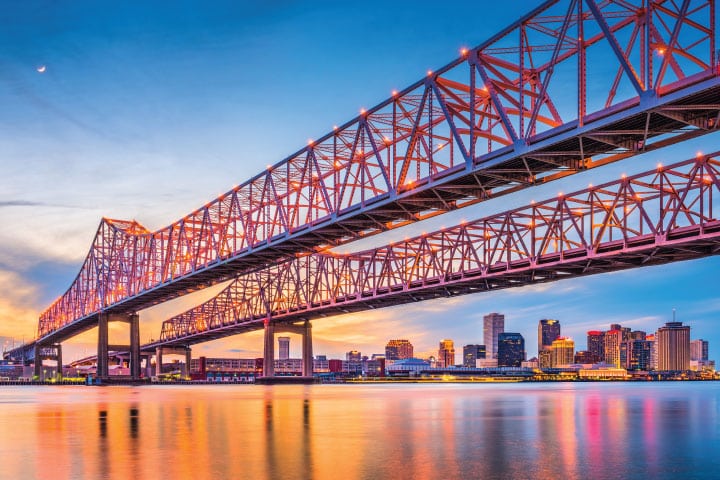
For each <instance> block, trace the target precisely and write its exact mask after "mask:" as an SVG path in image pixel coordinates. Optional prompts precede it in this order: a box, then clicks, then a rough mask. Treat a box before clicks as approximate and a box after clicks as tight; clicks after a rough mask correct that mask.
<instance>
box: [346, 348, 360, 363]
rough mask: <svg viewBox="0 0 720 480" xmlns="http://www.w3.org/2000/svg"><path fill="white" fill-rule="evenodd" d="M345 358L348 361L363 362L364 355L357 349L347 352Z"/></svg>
mask: <svg viewBox="0 0 720 480" xmlns="http://www.w3.org/2000/svg"><path fill="white" fill-rule="evenodd" d="M345 360H346V361H348V362H358V363H359V362H362V355H361V354H360V352H358V351H357V350H350V351H349V352H347V353H346V354H345Z"/></svg>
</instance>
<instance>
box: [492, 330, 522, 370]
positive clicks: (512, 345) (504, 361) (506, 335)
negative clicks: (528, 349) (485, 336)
mask: <svg viewBox="0 0 720 480" xmlns="http://www.w3.org/2000/svg"><path fill="white" fill-rule="evenodd" d="M524 361H525V339H524V338H523V336H522V335H521V334H519V333H510V332H502V333H499V334H498V351H497V362H498V367H519V366H520V364H521V363H522V362H524Z"/></svg>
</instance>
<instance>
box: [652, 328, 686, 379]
mask: <svg viewBox="0 0 720 480" xmlns="http://www.w3.org/2000/svg"><path fill="white" fill-rule="evenodd" d="M655 338H656V342H657V350H658V370H661V371H679V370H689V369H690V326H689V325H683V324H682V322H667V323H666V324H665V326H663V327H660V328H659V329H658V331H657V334H656V336H655Z"/></svg>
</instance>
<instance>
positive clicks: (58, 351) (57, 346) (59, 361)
mask: <svg viewBox="0 0 720 480" xmlns="http://www.w3.org/2000/svg"><path fill="white" fill-rule="evenodd" d="M53 347H54V348H55V358H56V359H57V376H56V377H55V378H57V379H58V380H62V378H63V358H62V345H60V344H59V343H57V344H55V345H54V346H53Z"/></svg>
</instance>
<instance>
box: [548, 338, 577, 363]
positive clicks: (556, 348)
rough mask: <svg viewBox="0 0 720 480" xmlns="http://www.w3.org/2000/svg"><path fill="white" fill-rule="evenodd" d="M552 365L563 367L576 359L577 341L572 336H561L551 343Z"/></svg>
mask: <svg viewBox="0 0 720 480" xmlns="http://www.w3.org/2000/svg"><path fill="white" fill-rule="evenodd" d="M550 348H551V351H552V366H553V367H562V366H565V365H570V364H571V363H573V362H574V361H575V342H574V341H573V340H572V339H571V338H567V337H560V338H557V339H555V340H553V342H552V345H551V347H550Z"/></svg>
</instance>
